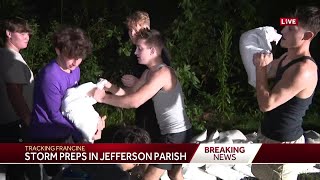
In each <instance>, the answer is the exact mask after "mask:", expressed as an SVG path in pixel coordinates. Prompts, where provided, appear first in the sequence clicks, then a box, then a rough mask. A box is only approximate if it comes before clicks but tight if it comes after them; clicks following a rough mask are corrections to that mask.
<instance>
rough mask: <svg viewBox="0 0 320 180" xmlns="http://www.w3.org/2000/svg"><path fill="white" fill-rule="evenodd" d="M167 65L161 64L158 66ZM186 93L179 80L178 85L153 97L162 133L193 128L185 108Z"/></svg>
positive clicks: (160, 91)
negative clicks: (184, 93)
mask: <svg viewBox="0 0 320 180" xmlns="http://www.w3.org/2000/svg"><path fill="white" fill-rule="evenodd" d="M163 66H165V64H160V65H159V66H158V68H161V67H163ZM183 98H184V95H183V92H182V88H181V85H180V83H179V81H178V80H177V84H176V87H175V88H173V89H171V90H170V91H169V92H166V91H163V90H162V89H161V90H159V91H158V92H157V94H156V95H155V96H154V97H153V98H152V100H153V104H154V109H155V112H156V116H157V120H158V124H159V127H160V130H161V134H162V135H165V134H169V133H179V132H183V131H186V130H188V129H190V128H191V123H190V120H189V118H188V117H187V114H186V111H185V109H184V99H183Z"/></svg>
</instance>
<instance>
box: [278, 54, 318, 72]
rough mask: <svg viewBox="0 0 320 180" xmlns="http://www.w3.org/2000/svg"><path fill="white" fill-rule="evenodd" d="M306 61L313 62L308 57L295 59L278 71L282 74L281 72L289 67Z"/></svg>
mask: <svg viewBox="0 0 320 180" xmlns="http://www.w3.org/2000/svg"><path fill="white" fill-rule="evenodd" d="M306 59H310V60H311V61H313V62H315V61H314V60H313V58H312V57H310V56H302V57H299V58H297V59H294V60H292V61H291V62H289V63H288V64H286V65H285V66H283V67H280V70H281V71H282V73H283V72H284V71H286V70H287V69H288V68H289V67H290V66H292V65H294V64H296V63H299V62H302V61H304V60H306Z"/></svg>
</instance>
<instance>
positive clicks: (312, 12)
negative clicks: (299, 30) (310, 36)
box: [292, 6, 320, 35]
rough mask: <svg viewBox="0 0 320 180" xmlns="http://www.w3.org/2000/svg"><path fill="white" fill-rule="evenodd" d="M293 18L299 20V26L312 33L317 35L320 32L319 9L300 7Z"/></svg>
mask: <svg viewBox="0 0 320 180" xmlns="http://www.w3.org/2000/svg"><path fill="white" fill-rule="evenodd" d="M292 17H295V18H298V23H299V26H301V27H303V28H305V29H307V30H309V31H312V32H313V33H314V34H315V35H317V33H318V32H319V31H320V10H319V8H318V7H315V6H301V7H298V8H297V9H296V11H295V12H294V13H293V14H292Z"/></svg>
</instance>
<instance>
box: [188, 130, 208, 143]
mask: <svg viewBox="0 0 320 180" xmlns="http://www.w3.org/2000/svg"><path fill="white" fill-rule="evenodd" d="M206 139H207V130H205V131H203V132H202V133H201V134H199V135H196V136H194V137H193V138H192V139H191V141H190V143H201V142H203V141H205V140H206Z"/></svg>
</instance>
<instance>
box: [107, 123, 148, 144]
mask: <svg viewBox="0 0 320 180" xmlns="http://www.w3.org/2000/svg"><path fill="white" fill-rule="evenodd" d="M112 142H113V143H138V144H149V143H150V142H151V138H150V135H149V133H148V132H147V131H146V130H144V129H141V128H139V127H136V126H128V127H122V128H120V129H118V130H117V131H116V132H115V134H114V135H113V139H112Z"/></svg>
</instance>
